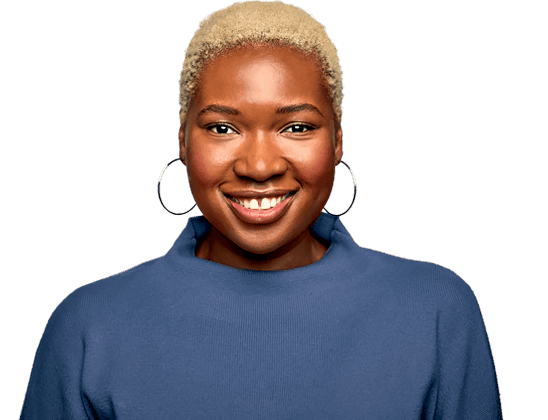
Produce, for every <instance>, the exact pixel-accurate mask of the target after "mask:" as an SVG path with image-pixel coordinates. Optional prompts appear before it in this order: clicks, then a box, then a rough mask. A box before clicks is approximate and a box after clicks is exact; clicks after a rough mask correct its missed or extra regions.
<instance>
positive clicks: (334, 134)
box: [21, 2, 502, 420]
mask: <svg viewBox="0 0 548 420" xmlns="http://www.w3.org/2000/svg"><path fill="white" fill-rule="evenodd" d="M341 100H342V81H341V71H340V68H339V64H338V58H337V55H336V50H335V47H334V46H333V45H332V43H331V41H330V40H329V39H328V37H327V35H326V34H325V32H324V29H323V27H322V26H321V25H320V24H319V23H318V22H316V21H315V20H313V19H312V18H311V17H310V16H309V15H308V14H306V13H305V12H304V11H302V10H301V9H298V8H295V7H293V6H288V5H285V4H283V3H280V2H274V3H260V2H248V3H240V4H235V5H233V6H231V7H229V8H227V9H224V10H221V11H219V12H217V13H215V14H213V15H211V16H210V17H209V18H208V19H207V20H206V21H204V22H203V23H202V25H201V26H200V28H199V29H198V31H197V32H196V34H195V36H194V38H193V40H192V41H191V43H190V46H189V48H188V50H187V55H186V58H185V63H184V66H183V72H182V76H181V110H180V116H181V129H180V132H179V143H180V159H181V160H182V161H183V163H184V164H185V165H186V168H187V173H188V178H189V183H190V187H191V190H192V193H193V196H194V198H195V200H196V204H197V205H198V207H199V208H200V210H201V211H202V213H203V215H204V216H203V217H195V218H191V219H190V220H189V222H188V224H187V227H186V228H185V229H184V231H183V232H182V233H181V235H180V236H179V238H178V239H177V241H176V242H175V244H174V245H173V247H172V248H171V249H170V250H169V252H168V253H167V254H166V255H165V256H163V257H161V258H158V259H155V260H152V261H148V262H146V263H144V264H141V265H139V266H137V267H134V268H132V269H131V270H128V271H125V272H123V273H119V274H117V275H114V276H112V277H109V278H107V279H103V280H100V281H97V282H94V283H91V284H88V285H86V286H84V287H81V288H79V289H77V290H76V291H74V292H73V293H72V294H71V295H69V296H68V297H67V298H66V299H65V300H64V301H63V302H62V303H61V304H60V305H59V306H58V308H57V309H56V310H55V312H54V313H53V315H52V316H51V318H50V321H49V323H48V326H47V327H46V331H45V332H44V336H43V338H42V340H41V342H40V346H39V348H38V351H37V354H36V359H35V363H34V366H33V370H32V374H31V379H30V383H29V387H28V391H27V395H26V399H25V403H24V406H23V411H22V415H21V418H22V419H32V418H41V419H44V418H52V419H53V418H55V419H76V420H78V419H91V418H97V419H171V418H191V419H197V418H204V419H217V418H227V419H232V418H234V419H236V418H237V419H247V418H249V419H252V418H253V419H254V418H272V419H308V418H310V419H363V418H374V419H377V418H378V419H398V418H401V419H404V418H405V419H464V418H466V419H476V418H477V419H487V418H489V419H500V418H502V415H501V409H500V398H499V393H498V386H497V380H496V374H495V369H494V364H493V359H492V356H491V351H490V347H489V342H488V339H487V334H486V331H485V327H484V324H483V320H482V317H481V313H480V310H479V306H478V304H477V301H476V299H475V296H474V293H473V292H472V290H471V289H470V287H469V286H468V285H467V284H466V283H465V282H464V281H463V280H462V279H460V278H459V277H458V276H457V275H455V274H454V273H453V272H451V271H450V270H447V269H445V268H443V267H440V266H438V265H435V264H430V263H424V262H418V261H411V260H405V259H402V258H398V257H394V256H390V255H387V254H383V253H380V252H376V251H372V250H368V249H364V248H361V247H359V246H358V245H357V244H356V243H355V242H354V241H353V240H352V237H351V236H350V234H349V233H348V231H347V230H346V229H345V227H344V226H343V224H342V223H341V221H340V220H339V219H338V217H336V216H330V215H328V214H325V213H321V210H322V208H323V207H324V205H325V203H326V202H327V199H328V197H329V195H330V192H331V189H332V185H333V178H334V171H335V167H336V165H337V164H338V163H340V162H341V158H342V131H341V127H340V121H341Z"/></svg>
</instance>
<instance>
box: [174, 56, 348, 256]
mask: <svg viewBox="0 0 548 420" xmlns="http://www.w3.org/2000/svg"><path fill="white" fill-rule="evenodd" d="M322 80H323V79H322V73H321V72H320V70H319V69H318V67H317V65H316V63H315V62H314V61H313V60H312V59H310V58H309V57H307V56H305V55H304V54H302V53H300V52H298V51H295V50H293V49H290V48H288V47H266V46H261V47H257V46H256V47H254V48H251V47H248V48H240V49H237V50H232V51H231V52H229V53H228V54H225V55H222V56H220V57H217V58H216V59H214V60H213V61H212V62H210V63H208V65H207V66H206V67H205V68H204V69H203V70H202V72H201V74H200V80H199V84H198V87H197V89H196V92H195V95H194V97H193V99H192V101H191V103H190V107H189V110H188V113H187V120H186V124H185V127H181V130H180V132H179V141H180V157H181V160H183V162H184V163H185V165H186V166H187V173H188V177H189V183H190V188H191V190H192V194H193V196H194V199H195V200H196V203H197V205H198V207H199V208H200V210H201V211H202V213H203V215H204V216H205V217H206V219H207V220H208V221H209V222H210V223H211V224H212V230H213V229H215V230H216V231H217V232H218V233H220V234H221V235H222V237H224V238H226V240H227V243H229V244H231V246H233V245H235V246H236V247H238V248H239V249H241V250H243V251H245V252H247V253H250V254H257V255H258V254H261V255H265V254H269V253H275V252H276V251H277V250H280V249H287V248H292V247H293V246H298V247H306V246H310V244H309V243H307V241H313V240H315V239H314V238H312V236H311V234H310V231H309V226H310V225H311V224H312V223H313V222H314V220H315V219H316V218H317V217H318V216H319V214H320V212H321V210H322V208H323V207H324V205H325V203H326V202H327V199H328V198H329V195H330V193H331V189H332V186H333V179H334V174H335V166H336V164H337V163H338V162H339V161H340V159H341V157H342V133H341V129H340V127H339V126H338V124H336V122H335V118H334V114H333V109H332V105H331V101H330V98H329V97H328V95H327V94H326V91H325V89H324V88H323V84H322Z"/></svg>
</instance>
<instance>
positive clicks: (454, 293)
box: [21, 214, 502, 420]
mask: <svg viewBox="0 0 548 420" xmlns="http://www.w3.org/2000/svg"><path fill="white" fill-rule="evenodd" d="M209 228H210V225H209V223H208V222H207V220H206V219H205V218H204V217H194V218H191V219H190V220H189V222H188V224H187V226H186V228H185V229H184V230H183V232H182V233H181V234H180V236H179V237H178V239H177V240H176V242H175V243H174V245H173V247H172V248H171V249H170V250H169V252H168V253H167V254H166V255H164V256H163V257H160V258H157V259H154V260H151V261H148V262H145V263H143V264H140V265H138V266H136V267H134V268H132V269H130V270H128V271H124V272H122V273H119V274H116V275H114V276H111V277H108V278H106V279H102V280H99V281H96V282H94V283H91V284H88V285H85V286H83V287H80V288H79V289H77V290H75V291H74V292H73V293H71V294H70V295H69V296H68V297H67V298H65V300H63V302H62V303H61V304H60V305H59V306H58V307H57V308H56V309H55V311H54V312H53V314H52V316H51V318H50V320H49V322H48V324H47V327H46V329H45V332H44V335H43V337H42V339H41V341H40V345H39V347H38V350H37V353H36V358H35V361H34V365H33V368H32V373H31V377H30V383H29V386H28V390H27V393H26V397H25V401H24V405H23V410H22V414H21V419H24V420H30V419H40V420H64V419H66V420H84V419H85V420H88V419H119V420H156V419H157V420H174V419H215V420H217V419H237V420H245V419H276V420H282V419H295V420H297V419H298V420H308V419H314V420H320V419H330V420H332V419H344V420H351V419H370V420H376V419H382V420H398V419H402V420H403V419H405V420H423V419H425V420H426V419H438V420H440V419H441V420H466V419H478V420H480V419H481V420H490V419H502V413H501V406H500V397H499V390H498V385H497V378H496V373H495V367H494V363H493V358H492V354H491V349H490V346H489V341H488V338H487V333H486V330H485V326H484V323H483V319H482V316H481V312H480V308H479V306H478V303H477V300H476V298H475V295H474V293H473V291H472V290H471V289H470V287H469V286H468V285H467V284H466V283H465V282H464V281H463V280H462V279H461V278H459V277H458V276H457V275H456V274H454V273H453V272H452V271H450V270H448V269H446V268H443V267H440V266H439V265H435V264H431V263H426V262H419V261H412V260H407V259H403V258H398V257H394V256H391V255H387V254H384V253H381V252H377V251H373V250H370V249H364V248H361V247H359V246H358V245H357V244H356V243H355V242H354V241H353V239H352V237H351V236H350V235H349V233H348V231H347V230H346V229H345V228H344V226H343V225H342V223H341V222H340V220H339V219H338V218H336V217H332V216H329V215H326V214H322V215H321V216H320V218H319V219H318V220H317V221H316V223H315V224H314V225H313V226H312V231H313V233H314V234H315V235H317V236H319V237H321V238H323V239H325V240H326V241H328V242H329V243H330V246H329V249H328V250H327V252H326V253H325V255H324V257H323V258H322V259H320V260H319V261H317V262H316V263H314V264H310V265H307V266H304V267H299V268H295V269H291V270H282V271H254V270H242V269H236V268H233V267H229V266H225V265H222V264H217V263H214V262H211V261H207V260H203V259H200V258H198V257H196V256H195V255H194V250H195V247H196V241H197V239H198V238H199V237H200V236H202V235H204V234H205V233H206V232H207V231H208V229H209Z"/></svg>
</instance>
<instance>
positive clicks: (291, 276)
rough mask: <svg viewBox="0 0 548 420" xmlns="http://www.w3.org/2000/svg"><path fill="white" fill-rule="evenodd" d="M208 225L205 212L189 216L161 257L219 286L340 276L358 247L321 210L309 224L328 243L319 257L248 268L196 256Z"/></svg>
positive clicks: (334, 219) (336, 220)
mask: <svg viewBox="0 0 548 420" xmlns="http://www.w3.org/2000/svg"><path fill="white" fill-rule="evenodd" d="M210 229H211V224H210V223H209V222H208V221H207V219H206V218H205V217H204V216H197V217H192V218H190V219H189V220H188V222H187V225H186V227H185V229H184V230H183V231H182V232H181V234H180V235H179V237H178V238H177V240H176V241H175V243H174V244H173V246H172V247H171V249H170V250H169V251H168V252H167V254H166V255H165V256H164V257H163V258H164V260H165V261H166V262H167V263H168V264H169V265H170V266H171V267H174V268H175V269H176V270H177V271H181V272H183V273H186V274H188V275H189V276H192V277H195V276H198V277H200V278H206V279H208V280H207V281H212V282H215V283H218V286H222V285H223V284H225V285H226V284H228V285H230V286H234V285H235V284H240V285H242V286H245V287H249V286H250V285H253V284H255V285H256V284H260V285H261V287H264V286H265V285H267V286H272V287H279V286H282V285H283V286H287V285H289V284H291V283H294V282H295V283H298V284H299V285H302V284H303V283H306V282H308V281H316V280H318V278H319V277H327V278H332V277H333V276H335V277H340V276H341V275H344V272H345V271H347V270H348V268H349V266H350V265H351V262H352V259H353V258H355V257H356V251H357V250H359V249H360V248H359V246H358V245H357V244H356V243H355V242H354V240H353V239H352V237H351V236H350V234H349V233H348V231H347V230H346V228H345V227H344V226H343V224H342V223H341V221H340V220H339V218H338V217H336V216H331V215H328V214H325V213H321V215H320V217H318V219H316V221H315V222H314V224H313V225H312V226H311V228H310V229H311V231H312V233H313V234H315V235H316V236H318V237H320V238H322V239H323V240H325V241H326V242H328V243H329V248H328V250H327V251H326V253H325V254H324V256H323V257H322V258H321V259H320V260H318V261H316V262H315V263H312V264H309V265H305V266H302V267H297V268H292V269H288V270H278V271H260V270H248V269H241V268H234V267H230V266H227V265H224V264H219V263H216V262H212V261H208V260H204V259H202V258H199V257H196V255H195V250H196V243H197V241H198V240H199V239H200V238H201V237H202V236H204V235H205V234H206V233H207V232H208V231H209V230H210ZM326 275H327V276H326Z"/></svg>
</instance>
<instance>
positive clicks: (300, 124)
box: [206, 123, 315, 135]
mask: <svg viewBox="0 0 548 420" xmlns="http://www.w3.org/2000/svg"><path fill="white" fill-rule="evenodd" d="M217 127H226V128H228V129H229V130H232V131H234V132H235V133H236V132H237V131H236V130H235V129H234V128H232V127H231V126H229V125H228V124H213V125H210V126H208V127H206V128H207V129H208V130H210V131H213V129H214V128H217ZM293 127H303V128H304V131H297V132H294V133H291V134H299V133H306V132H307V131H312V130H314V129H315V127H313V126H311V125H309V124H304V123H296V124H292V125H290V126H289V127H286V128H284V130H283V131H282V132H286V131H287V130H289V129H290V128H293ZM213 132H214V133H215V134H221V135H222V134H233V133H216V132H215V131H213Z"/></svg>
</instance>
